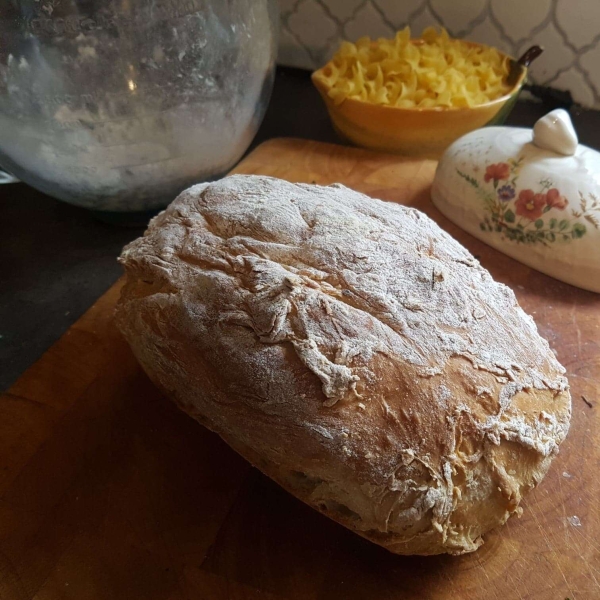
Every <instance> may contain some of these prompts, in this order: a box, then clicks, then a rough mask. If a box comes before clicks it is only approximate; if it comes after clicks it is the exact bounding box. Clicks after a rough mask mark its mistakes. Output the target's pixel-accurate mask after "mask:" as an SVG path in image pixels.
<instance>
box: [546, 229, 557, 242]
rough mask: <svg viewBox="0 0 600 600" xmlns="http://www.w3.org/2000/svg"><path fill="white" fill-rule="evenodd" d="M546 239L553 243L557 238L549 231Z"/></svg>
mask: <svg viewBox="0 0 600 600" xmlns="http://www.w3.org/2000/svg"><path fill="white" fill-rule="evenodd" d="M546 239H547V240H548V241H549V242H553V241H554V240H556V236H555V235H554V234H553V233H552V232H551V231H549V232H548V233H547V234H546Z"/></svg>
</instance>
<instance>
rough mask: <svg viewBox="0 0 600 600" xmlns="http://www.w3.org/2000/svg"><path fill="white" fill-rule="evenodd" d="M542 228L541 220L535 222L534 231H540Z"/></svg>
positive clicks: (542, 222)
mask: <svg viewBox="0 0 600 600" xmlns="http://www.w3.org/2000/svg"><path fill="white" fill-rule="evenodd" d="M543 226H544V221H542V219H538V220H537V221H536V222H535V228H536V229H541V228H542V227H543Z"/></svg>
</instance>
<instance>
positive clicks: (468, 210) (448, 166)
mask: <svg viewBox="0 0 600 600" xmlns="http://www.w3.org/2000/svg"><path fill="white" fill-rule="evenodd" d="M431 193H432V200H433V203H434V204H435V206H436V207H437V208H438V209H439V210H440V211H441V212H442V213H443V214H444V215H445V216H446V217H448V218H449V219H450V220H451V221H453V222H454V223H455V224H456V225H458V226H459V227H461V228H462V229H464V230H466V231H468V232H469V233H470V234H472V235H474V236H475V237H477V238H479V239H481V240H482V241H484V242H486V243H487V244H489V245H491V246H493V247H494V248H496V249H498V250H500V251H501V252H504V253H505V254H507V255H508V256H511V257H512V258H515V259H516V260H519V261H520V262H522V263H524V264H526V265H528V266H530V267H532V268H534V269H537V270H539V271H541V272H543V273H546V274H547V275H550V276H552V277H555V278H556V279H560V280H561V281H565V282H567V283H570V284H572V285H575V286H578V287H581V288H584V289H587V290H591V291H595V292H600V152H597V151H596V150H593V149H592V148H589V147H587V146H584V145H583V144H579V143H578V139H577V134H576V132H575V129H574V127H573V124H572V123H571V119H570V117H569V114H568V113H567V112H566V111H564V110H562V109H558V110H554V111H552V112H550V113H548V114H547V115H545V116H544V117H542V118H541V119H539V120H538V121H537V122H536V123H535V125H534V127H533V129H526V128H519V127H488V128H484V129H479V130H476V131H473V132H471V133H469V134H467V135H465V136H463V137H461V138H460V139H458V140H457V141H456V142H454V143H453V144H452V145H451V146H450V147H449V148H448V149H447V150H446V152H445V153H444V155H443V156H442V158H441V160H440V162H439V164H438V167H437V170H436V174H435V178H434V182H433V186H432V192H431Z"/></svg>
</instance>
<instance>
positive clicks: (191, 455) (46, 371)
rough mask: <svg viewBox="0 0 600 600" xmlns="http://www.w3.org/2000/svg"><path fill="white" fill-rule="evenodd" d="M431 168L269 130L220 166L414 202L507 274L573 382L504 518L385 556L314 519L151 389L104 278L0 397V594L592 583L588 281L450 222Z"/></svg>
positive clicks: (107, 597) (358, 592)
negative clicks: (562, 430)
mask: <svg viewBox="0 0 600 600" xmlns="http://www.w3.org/2000/svg"><path fill="white" fill-rule="evenodd" d="M434 169H435V163H434V162H431V161H419V160H403V159H400V158H398V157H395V156H387V155H380V154H373V153H369V152H366V151H361V150H357V149H352V148H344V147H340V146H334V145H325V144H320V143H317V142H308V141H300V140H289V139H279V140H273V141H270V142H268V143H266V144H263V145H262V146H260V147H259V148H258V149H257V150H255V151H254V152H253V153H252V154H251V155H250V156H249V157H248V158H247V159H246V160H245V161H243V162H242V163H241V164H240V165H239V166H238V168H237V169H236V172H239V173H263V174H268V175H275V176H278V177H282V178H285V179H289V180H290V181H303V182H317V183H322V184H326V183H331V182H334V181H341V182H343V183H345V184H346V185H348V186H350V187H353V188H356V189H358V190H361V191H363V192H366V193H368V194H371V195H373V196H376V197H379V198H383V199H385V200H391V201H396V202H401V203H404V204H411V205H413V206H417V207H418V208H420V209H422V210H424V211H425V212H426V213H428V214H429V215H430V216H431V217H433V218H434V219H435V220H436V221H437V222H438V223H440V225H441V226H442V227H444V228H445V229H447V230H448V231H449V232H450V233H451V234H452V235H454V236H455V237H456V238H458V239H459V240H460V241H461V242H462V243H463V244H464V245H465V246H466V247H467V248H469V249H470V250H471V252H473V254H475V255H476V256H478V257H479V258H480V260H481V263H482V264H483V265H484V266H485V267H487V268H488V269H489V270H490V271H491V272H492V274H493V275H494V277H495V278H496V279H498V280H500V281H503V282H505V283H507V284H508V285H510V286H511V287H512V288H513V289H514V291H515V293H516V294H517V297H518V299H519V302H520V303H521V305H522V306H523V308H524V309H525V310H526V311H527V312H529V313H531V314H532V315H533V317H534V318H535V320H536V322H537V324H538V327H539V329H540V332H541V334H542V335H543V336H545V337H546V338H547V339H548V340H549V342H550V345H551V346H552V348H553V349H554V350H555V351H556V353H557V355H558V358H559V360H560V361H561V362H562V364H563V365H565V366H566V368H567V371H568V376H569V380H570V383H571V392H572V397H573V420H572V425H571V432H570V434H569V436H568V438H567V440H566V442H565V443H564V444H563V446H562V447H561V451H560V454H559V456H558V458H557V459H556V460H555V462H554V463H553V465H552V468H551V471H550V473H549V474H548V476H547V477H546V479H545V480H544V481H543V482H542V484H541V485H540V486H539V488H538V489H536V490H534V491H533V492H532V493H531V494H530V495H529V496H528V497H527V498H526V500H525V502H524V509H525V512H524V514H523V517H522V518H521V519H516V518H512V519H510V521H509V522H508V524H507V525H506V526H505V527H504V528H503V529H502V530H501V531H498V532H493V533H490V534H489V535H487V536H486V543H485V545H484V546H483V547H482V548H481V549H480V550H479V551H477V552H476V553H474V554H470V555H466V556H462V557H450V556H440V557H400V556H394V555H392V554H389V553H388V552H387V551H385V550H383V549H381V548H379V547H377V546H375V545H373V544H371V543H369V542H367V541H365V540H363V539H362V538H360V537H358V536H356V535H354V534H352V533H351V532H349V531H347V530H345V529H344V528H342V527H341V526H339V525H337V524H335V523H333V522H330V521H329V520H328V519H326V518H325V517H323V516H321V515H319V514H317V513H316V512H314V511H312V510H311V509H310V508H308V507H307V506H305V505H303V504H302V503H301V502H299V501H297V500H296V499H294V498H293V497H292V496H290V495H288V494H287V493H286V492H284V491H282V490H281V489H279V488H278V486H277V485H276V484H274V483H272V482H271V481H270V480H268V479H267V478H265V477H264V476H262V475H261V474H260V473H259V472H257V471H256V470H255V469H253V468H251V467H250V466H249V465H248V464H247V463H246V462H245V461H244V460H243V459H241V458H240V457H239V456H237V455H236V454H235V453H234V452H233V451H232V450H230V449H229V448H228V447H227V446H226V445H225V444H224V443H223V442H222V441H221V440H220V439H219V438H218V437H217V436H216V435H214V434H212V433H210V432H209V431H207V430H206V429H204V428H203V427H201V426H200V425H198V424H197V423H196V422H194V421H193V420H192V419H190V418H189V417H187V416H186V415H184V414H183V413H181V412H179V411H178V410H177V409H176V408H175V406H174V405H172V404H171V403H170V402H169V401H167V400H165V399H164V398H162V397H161V395H160V394H159V393H158V392H157V390H156V389H155V388H154V387H153V386H152V384H151V383H150V382H149V381H148V379H147V378H146V376H145V375H144V374H143V372H142V371H141V370H140V368H139V367H138V366H137V364H136V361H135V360H134V358H133V357H132V355H131V352H130V351H129V349H128V347H127V345H126V344H125V343H124V341H123V340H122V339H121V337H120V335H119V334H118V332H117V331H116V330H115V328H114V325H113V322H112V313H113V308H114V305H115V302H116V300H117V297H118V295H119V289H120V285H121V283H120V282H119V283H117V284H116V285H115V286H114V287H113V288H111V289H110V290H109V291H108V292H107V293H106V294H105V295H104V296H103V297H102V298H100V300H98V302H97V303H96V304H95V305H94V306H93V307H92V308H90V310H89V311H88V312H87V313H86V314H85V315H84V316H83V317H82V318H81V319H80V320H79V321H78V322H77V323H76V324H75V325H73V327H71V329H70V330H69V331H68V332H67V333H66V334H65V335H64V336H63V337H62V338H61V339H60V341H59V342H57V343H56V344H55V345H54V346H53V347H52V348H51V349H50V350H49V351H48V352H47V353H46V354H45V355H44V356H43V357H42V358H41V359H40V360H39V361H38V362H37V363H36V364H35V365H34V366H33V367H31V368H30V369H29V370H28V371H27V372H26V373H25V374H24V375H23V376H22V377H21V379H20V380H19V381H18V382H17V383H16V384H15V385H14V386H13V387H12V389H10V390H9V392H8V393H6V394H5V395H4V396H2V398H1V401H0V599H1V600H30V599H35V600H58V599H61V600H92V599H93V600H137V599H138V598H140V599H141V598H143V599H147V600H185V599H188V600H192V599H209V600H212V599H215V600H225V599H236V600H241V599H259V598H269V599H271V598H273V599H275V598H280V599H281V598H286V599H297V598H303V599H304V598H309V599H324V600H325V599H327V600H329V599H336V598H340V599H342V598H343V599H355V598H360V599H373V598H376V599H403V600H406V599H413V598H423V599H427V600H437V599H444V600H446V599H453V600H454V599H460V600H471V599H473V600H474V599H484V598H485V599H486V600H487V599H501V600H510V599H513V598H514V599H521V600H525V599H552V600H565V599H566V598H569V599H571V600H584V599H597V598H600V584H599V582H600V509H599V506H600V393H599V392H600V295H596V294H592V293H588V292H583V291H581V290H577V289H575V288H573V287H570V286H568V285H565V284H562V283H559V282H558V281H555V280H553V279H550V278H549V277H546V276H544V275H542V274H540V273H537V272H533V271H531V269H529V268H527V267H525V266H523V265H521V264H519V263H517V262H515V261H513V260H511V259H509V258H507V257H505V256H503V255H502V254H500V253H498V252H496V251H494V250H492V249H491V248H489V247H487V246H485V245H484V244H482V243H481V242H479V241H477V240H475V239H474V238H472V237H470V236H469V235H467V234H465V233H463V232H461V231H460V230H459V229H457V228H456V227H455V226H453V225H451V224H450V223H449V222H448V221H447V220H445V219H444V218H443V217H442V216H441V215H440V214H439V213H438V212H437V211H436V210H435V209H434V207H433V206H432V205H431V203H430V200H429V195H428V189H429V185H430V182H431V179H432V177H433V173H434ZM74 293H75V291H74Z"/></svg>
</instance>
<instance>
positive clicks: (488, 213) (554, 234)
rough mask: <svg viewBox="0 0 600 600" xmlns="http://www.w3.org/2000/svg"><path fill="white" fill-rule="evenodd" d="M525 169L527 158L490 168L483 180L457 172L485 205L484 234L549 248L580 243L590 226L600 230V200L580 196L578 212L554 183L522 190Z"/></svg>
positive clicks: (543, 181) (487, 167) (481, 224)
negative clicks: (559, 244)
mask: <svg viewBox="0 0 600 600" xmlns="http://www.w3.org/2000/svg"><path fill="white" fill-rule="evenodd" d="M522 167H523V158H518V159H509V160H508V161H506V162H500V163H494V164H490V165H487V166H486V168H485V174H484V176H483V180H481V179H480V178H478V177H477V176H471V175H468V174H467V173H465V172H464V171H461V170H460V169H457V170H456V171H457V173H458V174H459V175H460V177H462V178H463V179H465V180H466V181H467V182H468V183H469V184H470V185H471V186H472V187H473V188H475V191H476V193H477V196H478V198H479V199H480V200H481V201H482V202H483V204H484V207H485V216H484V219H483V221H481V223H480V224H479V227H480V228H481V230H482V231H495V232H498V233H500V234H501V235H502V236H503V237H505V238H507V239H509V240H513V241H516V242H518V243H523V244H543V245H546V246H547V245H549V244H551V243H555V242H569V241H572V240H576V239H580V238H582V237H583V236H584V235H585V234H586V233H587V231H588V227H590V226H592V227H595V228H596V229H600V199H598V198H597V197H596V196H594V195H593V194H589V196H588V197H587V198H586V197H585V196H584V195H583V194H582V193H581V192H580V193H579V198H577V199H576V200H575V201H574V202H573V205H575V204H578V208H574V207H573V205H572V204H571V202H570V201H569V200H568V199H567V198H566V197H565V196H564V195H563V194H562V193H561V191H560V190H559V189H558V188H556V187H554V184H553V182H552V181H551V180H550V179H541V180H540V181H539V182H538V186H536V189H531V188H519V173H520V171H521V168H522ZM473 171H474V172H475V173H476V174H477V172H478V170H475V169H473Z"/></svg>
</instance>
